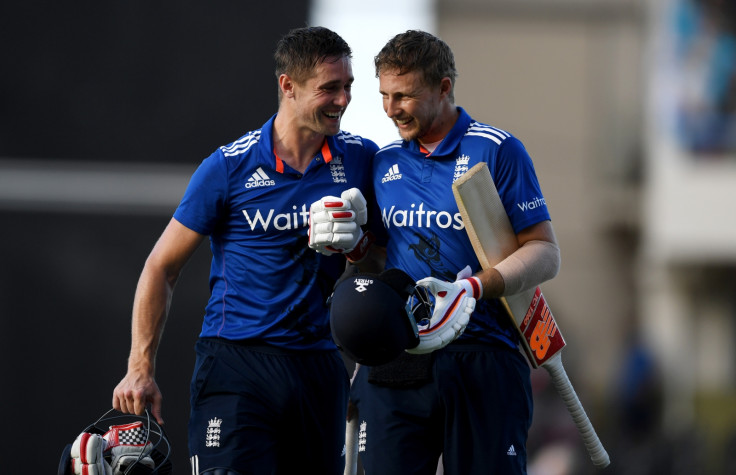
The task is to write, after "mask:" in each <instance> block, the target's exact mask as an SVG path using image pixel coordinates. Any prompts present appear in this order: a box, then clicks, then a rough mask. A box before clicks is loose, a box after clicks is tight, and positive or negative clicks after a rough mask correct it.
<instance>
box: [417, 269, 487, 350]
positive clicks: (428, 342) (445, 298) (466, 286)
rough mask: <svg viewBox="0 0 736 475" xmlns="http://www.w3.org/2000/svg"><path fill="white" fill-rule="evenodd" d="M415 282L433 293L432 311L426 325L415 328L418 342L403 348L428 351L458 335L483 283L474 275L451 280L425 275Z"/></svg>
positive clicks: (465, 323) (467, 318) (465, 324)
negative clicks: (417, 332)
mask: <svg viewBox="0 0 736 475" xmlns="http://www.w3.org/2000/svg"><path fill="white" fill-rule="evenodd" d="M462 272H463V271H461V273H462ZM459 275H460V274H459ZM417 285H418V286H421V287H425V288H426V289H427V290H429V291H430V292H431V293H432V295H434V299H435V302H434V311H433V312H432V317H431V318H430V320H429V325H427V327H426V328H423V329H420V330H419V345H417V346H416V347H414V348H410V349H407V350H406V351H407V352H408V353H413V354H422V353H431V352H432V351H435V350H439V349H440V348H444V347H445V346H447V345H449V344H450V343H452V342H453V341H454V340H455V339H456V338H457V337H459V336H460V335H462V333H463V332H464V331H465V327H466V326H467V325H468V322H469V321H470V315H471V314H472V313H473V310H475V301H476V299H479V298H480V297H481V295H482V294H483V285H482V284H481V282H480V279H478V278H477V277H468V278H463V279H458V280H456V281H455V282H446V281H442V280H439V279H435V278H434V277H426V278H424V279H422V280H420V281H418V282H417Z"/></svg>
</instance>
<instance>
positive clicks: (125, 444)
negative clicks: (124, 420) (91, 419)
mask: <svg viewBox="0 0 736 475" xmlns="http://www.w3.org/2000/svg"><path fill="white" fill-rule="evenodd" d="M152 450H153V445H152V444H151V443H150V442H146V429H145V428H144V427H143V422H140V421H139V422H134V423H131V424H123V425H114V426H110V430H108V431H107V432H106V433H105V434H104V435H100V434H93V433H89V432H82V433H81V434H79V435H78V436H77V438H76V439H75V440H74V443H73V444H72V448H71V453H70V455H71V458H72V469H73V472H74V473H75V474H76V475H122V474H124V473H125V472H126V470H128V468H129V467H130V466H131V465H132V464H134V463H139V464H142V465H144V466H146V467H148V468H150V469H151V470H153V469H154V468H155V466H156V464H155V462H154V461H153V458H151V452H152Z"/></svg>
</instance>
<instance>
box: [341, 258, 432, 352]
mask: <svg viewBox="0 0 736 475" xmlns="http://www.w3.org/2000/svg"><path fill="white" fill-rule="evenodd" d="M415 302H416V305H414V303H415ZM426 305H427V296H426V294H425V293H424V292H423V289H422V288H417V287H416V283H415V282H414V280H413V279H412V278H411V277H409V275H407V274H406V273H405V272H403V271H402V270H400V269H388V270H386V271H384V272H382V273H381V274H368V273H354V274H349V275H347V276H346V277H343V278H342V279H341V280H340V281H339V282H338V283H337V284H336V285H335V290H334V292H333V294H332V297H330V329H331V330H332V338H333V339H334V340H335V344H336V345H337V346H338V348H340V349H341V350H342V351H343V352H344V353H345V354H346V355H347V356H349V357H350V358H351V359H353V360H354V361H355V362H357V363H360V364H362V365H366V366H378V365H382V364H385V363H388V362H390V361H392V360H393V359H394V358H396V357H397V356H399V355H400V354H401V352H402V351H404V350H405V349H408V348H414V347H415V346H417V345H418V344H419V336H418V331H417V321H418V320H421V319H423V318H425V317H426V315H427V307H426Z"/></svg>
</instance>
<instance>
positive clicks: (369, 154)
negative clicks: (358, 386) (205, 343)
mask: <svg viewBox="0 0 736 475" xmlns="http://www.w3.org/2000/svg"><path fill="white" fill-rule="evenodd" d="M275 117H276V116H275V115H274V116H273V117H271V119H270V120H269V121H268V122H266V124H264V125H263V127H262V128H260V129H258V130H254V131H251V132H249V133H247V134H246V135H244V136H243V137H241V138H240V139H238V140H237V141H235V142H233V143H231V144H229V145H225V146H222V147H220V148H218V149H217V150H216V151H215V152H214V153H213V154H212V155H210V156H209V157H208V158H206V159H205V160H204V161H203V162H202V163H201V164H200V166H199V167H198V169H197V170H196V172H195V173H194V174H193V175H192V178H191V180H190V183H189V186H188V187H187V190H186V192H185V194H184V197H183V198H182V200H181V203H180V204H179V207H178V208H177V210H176V211H175V213H174V218H175V219H176V220H177V221H179V222H180V223H181V224H183V225H184V226H186V227H188V228H190V229H192V230H194V231H196V232H198V233H200V234H205V235H209V237H210V248H211V250H212V265H211V271H210V292H211V296H210V299H209V302H208V303H207V306H206V309H205V316H204V323H203V325H202V332H201V334H200V336H201V337H222V338H227V339H230V340H247V341H252V342H254V343H265V344H270V345H274V346H278V347H282V348H290V349H332V348H335V346H334V344H333V343H332V341H331V338H330V327H329V321H328V309H327V306H326V304H325V302H326V298H327V297H328V296H329V294H330V293H331V292H332V287H333V285H334V282H335V280H336V279H337V278H338V277H339V275H340V273H341V272H342V271H343V270H344V266H345V261H344V258H343V257H342V256H340V255H333V256H330V257H325V256H323V255H321V254H318V253H317V252H315V251H313V250H311V249H310V248H309V247H308V243H307V231H308V217H309V206H310V205H311V203H313V202H314V201H317V200H319V199H321V198H323V197H324V196H328V195H329V196H340V194H341V193H342V192H343V191H345V190H347V189H349V188H353V187H357V188H359V189H361V191H363V193H364V194H365V195H366V199H367V200H368V202H369V203H370V202H371V199H372V192H371V181H370V171H371V161H372V159H373V155H374V154H375V152H376V150H377V149H378V147H377V146H376V144H375V143H373V142H372V141H370V140H366V139H364V138H361V137H358V136H355V135H351V134H349V133H347V132H342V131H341V132H340V133H339V134H337V135H336V136H334V137H327V138H326V140H325V143H324V145H323V147H322V150H321V151H320V153H318V154H317V155H316V156H315V157H314V159H313V160H312V162H311V163H310V164H309V166H308V167H307V169H306V170H305V172H304V174H301V173H299V172H297V171H296V170H294V169H292V168H290V167H289V166H288V165H286V164H285V163H284V162H283V161H281V160H280V159H278V157H276V156H275V155H274V153H273V140H272V128H273V121H274V119H275ZM375 226H380V222H379V223H374V224H373V227H375Z"/></svg>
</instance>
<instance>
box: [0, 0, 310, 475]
mask: <svg viewBox="0 0 736 475" xmlns="http://www.w3.org/2000/svg"><path fill="white" fill-rule="evenodd" d="M308 8H309V2H304V1H301V0H287V1H285V2H246V1H211V2H194V1H186V0H184V1H177V2H139V1H133V2H71V3H70V2H51V1H44V2H36V1H33V0H30V1H27V2H11V3H7V2H6V3H5V4H4V5H3V7H2V12H0V48H2V74H0V160H1V159H3V158H21V159H30V158H47V159H53V160H64V159H73V160H82V161H90V162H97V161H116V162H131V163H132V162H147V163H151V162H168V163H180V164H191V165H192V167H195V166H196V164H198V163H199V162H200V161H201V160H202V159H203V158H205V157H206V156H207V155H209V154H210V153H211V152H212V151H214V150H215V148H216V147H217V146H219V145H222V144H224V143H227V142H230V141H232V140H235V139H237V138H238V137H240V136H241V135H242V134H243V133H245V132H246V131H248V130H250V129H254V128H258V127H260V125H261V124H262V123H263V122H265V121H266V120H267V119H268V118H269V117H270V116H271V115H272V114H273V113H275V111H276V106H277V98H276V82H275V78H274V75H273V62H272V57H271V56H272V53H273V48H274V45H275V43H276V40H277V39H278V37H279V36H281V35H282V34H283V33H285V32H286V31H288V30H289V29H291V28H294V27H299V26H304V25H306V24H307V17H308ZM0 170H1V169H0ZM0 173H2V171H0ZM29 186H33V184H32V183H30V184H29ZM181 192H182V193H183V192H184V189H182V190H181ZM171 212H172V213H173V208H172V209H171ZM170 215H171V214H170V213H163V214H161V215H160V216H159V215H156V214H148V215H145V216H141V215H136V214H135V213H134V212H131V213H129V214H124V213H123V214H121V213H119V212H117V213H115V214H106V213H104V212H100V213H86V214H83V213H63V212H48V211H44V210H43V209H26V210H23V209H12V210H11V209H9V208H3V207H2V204H1V203H0V230H1V231H2V232H1V233H0V266H1V267H0V269H1V270H0V324H1V325H2V327H1V328H0V352H2V353H1V354H2V359H3V361H4V362H5V365H4V371H3V373H4V377H3V378H2V381H3V382H2V383H0V385H1V386H2V390H1V391H0V404H1V405H2V406H1V407H3V409H4V410H3V423H4V424H5V425H6V427H7V428H12V429H11V430H10V431H9V432H8V431H6V434H7V435H6V436H5V437H3V446H4V450H3V453H7V454H12V456H10V457H5V460H4V461H3V465H2V468H0V472H1V473H54V470H56V468H57V466H58V461H59V456H60V455H61V451H62V449H63V447H64V445H65V444H67V443H71V442H72V441H73V439H74V437H75V436H76V435H77V433H78V432H79V431H80V430H82V429H83V428H84V427H85V426H87V425H88V424H90V423H92V422H94V420H95V419H96V418H97V417H98V416H100V415H101V414H102V413H103V412H104V411H106V410H107V409H109V408H110V404H111V399H112V390H113V388H114V386H115V385H116V384H117V382H118V381H119V380H120V379H121V378H122V376H123V375H124V372H125V369H126V360H127V355H128V350H129V346H130V313H131V309H132V302H133V294H134V291H135V286H136V283H137V279H138V275H139V273H140V271H141V269H142V266H143V264H144V262H145V258H146V256H147V255H148V252H149V251H150V249H151V247H152V246H153V244H154V242H155V240H156V239H157V238H158V236H159V234H160V233H161V231H162V230H163V228H164V226H165V225H166V223H167V222H168V220H169V218H170ZM210 257H211V256H210V252H209V247H208V245H207V244H203V246H202V248H200V249H199V250H198V251H197V253H196V254H195V256H194V258H193V259H192V261H191V262H190V263H189V265H188V266H187V267H186V268H185V270H184V274H183V276H182V278H181V280H180V282H179V284H178V285H177V289H176V292H175V295H174V300H173V304H172V308H171V313H170V317H169V320H168V323H167V326H166V331H165V334H164V339H163V342H162V345H161V348H160V351H159V358H158V364H157V380H158V383H159V386H160V387H161V390H162V392H163V395H164V414H163V415H164V419H165V421H166V427H167V432H168V434H169V436H170V438H171V440H172V442H173V445H174V464H175V473H189V466H188V457H187V448H186V421H187V416H188V411H189V402H188V387H189V378H190V374H191V368H192V364H193V361H194V358H193V348H192V347H193V344H194V340H195V338H196V335H197V333H198V331H199V328H200V325H201V319H202V311H203V308H204V306H205V304H206V300H207V297H208V295H209V292H208V286H207V278H208V274H209V260H210Z"/></svg>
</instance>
